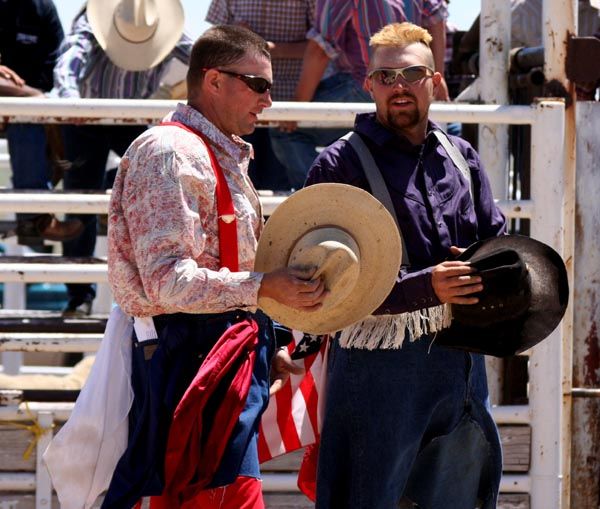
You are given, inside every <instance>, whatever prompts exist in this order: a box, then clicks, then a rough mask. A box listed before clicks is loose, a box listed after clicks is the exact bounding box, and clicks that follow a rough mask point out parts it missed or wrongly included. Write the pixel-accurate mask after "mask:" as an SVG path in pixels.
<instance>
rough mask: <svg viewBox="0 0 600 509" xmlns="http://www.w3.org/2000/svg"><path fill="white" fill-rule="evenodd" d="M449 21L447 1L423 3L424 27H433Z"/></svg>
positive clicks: (439, 0) (426, 1)
mask: <svg viewBox="0 0 600 509" xmlns="http://www.w3.org/2000/svg"><path fill="white" fill-rule="evenodd" d="M446 19H448V2H446V0H425V1H424V2H423V25H424V26H426V27H431V26H433V25H436V24H438V23H440V22H442V21H445V20H446Z"/></svg>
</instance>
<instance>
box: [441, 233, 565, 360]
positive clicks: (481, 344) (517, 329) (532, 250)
mask: <svg viewBox="0 0 600 509" xmlns="http://www.w3.org/2000/svg"><path fill="white" fill-rule="evenodd" d="M503 248H504V249H513V250H515V251H517V252H518V253H519V255H520V256H521V258H522V259H523V261H524V262H525V263H526V265H527V269H528V271H529V275H530V280H531V305H530V308H529V310H528V311H527V312H526V313H525V314H524V315H523V316H522V317H520V318H519V319H515V320H507V321H505V322H501V323H495V324H493V325H489V326H481V327H477V326H474V325H472V324H470V325H465V324H464V323H459V322H457V321H455V320H453V321H452V324H451V325H450V327H448V328H447V329H443V330H442V331H440V332H438V334H437V336H436V339H435V341H436V342H437V343H438V344H440V345H444V346H451V347H453V348H461V349H464V350H469V351H472V352H478V353H483V354H486V355H494V356H496V357H507V356H510V355H515V354H518V353H521V352H524V351H525V350H528V349H529V348H531V347H532V346H535V345H536V344H537V343H539V342H540V341H542V340H544V339H545V338H547V337H548V336H549V335H550V334H551V333H552V331H554V329H556V327H557V326H558V324H559V323H560V321H561V320H562V317H563V316H564V314H565V311H566V309H567V304H568V302H569V283H568V278H567V270H566V268H565V264H564V262H563V260H562V258H561V257H560V255H559V254H558V253H557V252H556V251H555V250H554V249H552V248H551V247H550V246H548V245H546V244H544V243H542V242H539V241H537V240H535V239H532V238H530V237H525V236H523V235H503V236H501V237H494V238H491V239H488V240H485V241H482V242H480V243H478V244H477V245H476V246H474V248H473V249H472V250H471V254H470V256H473V255H474V254H475V253H477V254H478V255H485V254H487V253H491V252H494V251H496V250H498V249H503ZM461 259H462V258H461Z"/></svg>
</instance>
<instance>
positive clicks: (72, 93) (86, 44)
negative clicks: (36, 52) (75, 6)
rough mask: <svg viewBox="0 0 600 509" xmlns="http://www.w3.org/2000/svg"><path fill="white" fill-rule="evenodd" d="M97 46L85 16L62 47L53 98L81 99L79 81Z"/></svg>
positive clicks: (57, 64)
mask: <svg viewBox="0 0 600 509" xmlns="http://www.w3.org/2000/svg"><path fill="white" fill-rule="evenodd" d="M95 44H96V43H95V38H94V35H93V34H92V29H91V27H90V26H89V23H88V22H87V19H86V18H85V16H81V17H80V18H79V19H77V20H75V22H74V23H73V30H72V32H71V33H70V34H69V35H68V36H67V37H66V39H65V41H64V43H63V45H62V47H61V50H60V56H59V57H58V60H57V62H56V67H55V68H54V90H53V91H52V95H53V96H58V97H74V98H76V97H80V91H79V81H80V79H81V76H83V73H84V68H85V67H86V66H89V65H90V62H91V60H92V53H93V49H94V45H95Z"/></svg>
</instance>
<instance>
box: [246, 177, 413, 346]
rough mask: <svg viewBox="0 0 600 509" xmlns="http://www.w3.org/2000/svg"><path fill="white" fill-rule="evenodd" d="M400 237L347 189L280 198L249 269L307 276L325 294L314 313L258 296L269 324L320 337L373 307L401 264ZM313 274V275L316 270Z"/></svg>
mask: <svg viewBox="0 0 600 509" xmlns="http://www.w3.org/2000/svg"><path fill="white" fill-rule="evenodd" d="M401 251H402V250H401V244H400V235H399V233H398V228H397V226H396V223H395V222H394V220H393V219H392V216H391V215H390V213H389V212H388V211H387V210H386V209H385V207H384V206H383V205H382V204H381V203H380V202H379V201H378V200H377V199H375V198H374V197H373V196H372V195H371V194H369V193H367V192H366V191H363V190H362V189H359V188H357V187H354V186H349V185H346V184H317V185H313V186H309V187H307V188H305V189H302V190H300V191H298V192H296V193H294V194H293V195H292V196H290V197H289V198H288V199H287V200H285V201H284V202H283V203H282V204H281V205H279V207H277V209H276V210H275V212H274V213H273V214H272V215H271V217H270V218H269V219H268V221H267V223H266V225H265V229H264V231H263V233H262V235H261V237H260V239H259V242H258V249H257V253H256V261H255V265H254V268H255V270H256V271H258V272H270V271H273V270H276V269H280V268H282V267H297V268H303V269H308V270H309V271H313V270H314V274H313V275H312V277H313V278H316V277H322V278H323V279H324V281H325V287H326V289H327V290H329V292H330V293H329V295H328V296H327V297H326V299H325V301H324V302H323V306H322V307H321V308H320V309H318V310H316V311H311V312H308V311H299V310H296V309H293V308H290V307H288V306H285V305H284V304H280V303H279V302H277V301H275V300H273V299H269V298H264V297H263V298H260V299H259V301H258V305H259V307H260V308H261V309H263V310H264V311H265V313H267V314H268V315H269V316H270V317H271V318H273V319H274V320H276V321H278V322H279V323H281V324H283V325H285V326H286V327H290V328H293V329H298V330H301V331H303V332H308V333H311V334H326V333H330V332H335V331H337V330H340V329H343V328H344V327H346V326H348V325H351V324H352V323H354V322H357V321H359V320H361V319H363V318H364V317H365V316H367V315H369V314H371V313H372V312H373V311H374V310H375V309H377V308H378V307H379V306H380V305H381V304H382V302H383V301H384V300H385V298H386V297H387V296H388V294H389V293H390V291H391V290H392V287H393V286H394V283H395V281H396V277H397V276H398V271H399V270H400V262H401V257H402V253H401ZM315 269H316V270H315Z"/></svg>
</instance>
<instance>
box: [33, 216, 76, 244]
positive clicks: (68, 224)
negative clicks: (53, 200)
mask: <svg viewBox="0 0 600 509" xmlns="http://www.w3.org/2000/svg"><path fill="white" fill-rule="evenodd" d="M44 216H50V217H49V218H48V217H46V218H44V219H45V220H43V221H40V222H39V223H38V229H39V232H40V237H42V238H43V239H46V240H55V241H65V240H73V239H75V238H77V237H79V236H80V235H81V233H82V232H83V229H84V225H83V222H82V221H81V219H67V220H66V221H60V220H59V219H57V218H56V216H55V215H54V214H44ZM42 217H43V216H42Z"/></svg>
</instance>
